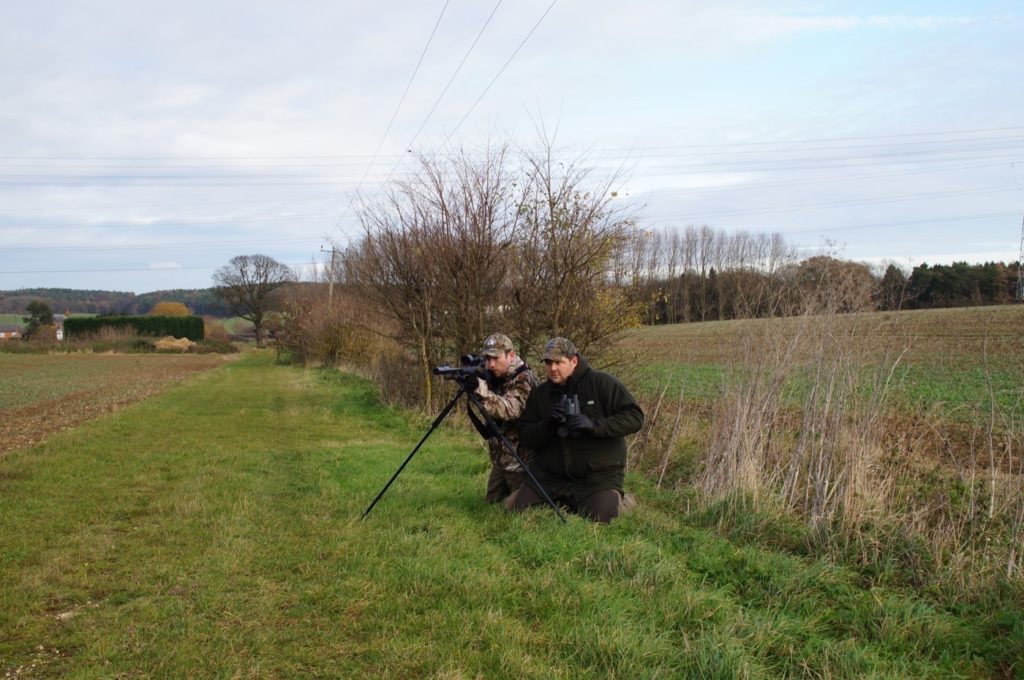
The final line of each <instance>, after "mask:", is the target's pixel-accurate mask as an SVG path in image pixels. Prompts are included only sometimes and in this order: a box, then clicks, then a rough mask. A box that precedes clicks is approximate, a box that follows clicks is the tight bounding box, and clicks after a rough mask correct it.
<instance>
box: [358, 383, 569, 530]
mask: <svg viewBox="0 0 1024 680" xmlns="http://www.w3.org/2000/svg"><path fill="white" fill-rule="evenodd" d="M463 394H465V395H466V399H467V401H468V403H469V405H470V408H471V409H473V408H475V412H476V413H477V414H478V416H481V420H483V422H484V423H486V424H487V430H488V431H489V432H490V433H491V434H492V436H495V437H498V438H499V439H500V440H501V443H502V444H503V445H504V447H505V449H506V450H507V451H508V452H509V453H511V454H512V457H513V458H515V459H516V462H517V463H519V465H520V466H521V467H522V468H523V470H525V471H526V475H527V477H529V479H530V485H531V486H532V487H533V488H534V489H536V491H537V493H539V494H540V495H541V496H542V497H543V498H544V500H545V501H547V503H548V505H550V506H551V509H552V510H554V511H555V513H556V514H557V515H558V519H560V520H562V522H565V521H566V520H565V515H563V514H562V511H561V510H559V508H558V506H557V505H555V502H554V501H553V500H551V497H550V496H548V492H547V491H545V490H544V487H543V486H541V484H540V482H538V481H537V478H536V477H534V476H533V473H532V472H530V468H529V467H528V466H527V465H526V463H524V462H523V459H522V458H520V457H519V454H518V453H516V447H514V446H513V445H512V442H510V441H509V440H508V439H506V438H505V435H503V434H502V433H501V430H500V429H499V428H498V424H497V423H495V422H494V418H492V417H491V416H490V414H489V413H487V411H485V410H484V407H483V405H482V404H481V403H480V400H479V399H477V398H476V395H475V394H473V393H472V392H468V391H467V390H466V388H465V387H463V386H462V385H461V384H460V385H459V391H458V392H457V393H456V394H455V396H454V397H453V398H452V400H451V401H449V402H448V405H447V406H445V407H444V409H442V410H441V413H439V414H438V416H437V417H436V418H434V422H433V423H431V424H430V429H429V430H427V432H426V434H424V435H423V438H422V439H420V441H419V443H418V444H417V445H416V446H415V448H413V450H412V451H410V452H409V455H408V456H406V458H405V460H404V461H403V462H402V464H401V465H399V466H398V469H397V470H395V474H393V475H391V479H389V480H388V483H387V484H385V485H384V488H383V489H381V490H380V493H378V494H377V497H376V498H374V499H373V502H372V503H370V506H369V507H368V508H366V510H364V511H363V514H362V515H361V516H360V519H366V516H367V515H369V514H370V511H371V510H373V506H375V505H377V501H379V500H380V499H381V497H382V496H383V495H384V494H385V493H386V492H387V490H388V487H390V486H391V483H392V482H394V481H395V480H396V479H397V478H398V475H400V474H402V470H404V469H405V466H406V465H408V464H409V461H410V460H412V457H413V456H415V455H416V452H417V451H419V450H420V447H421V446H423V442H425V441H427V437H429V436H430V435H431V433H432V432H433V431H434V430H436V429H437V427H438V425H440V424H441V422H442V421H443V420H444V419H445V418H447V417H448V414H449V413H451V412H452V409H453V408H455V404H457V403H458V401H459V397H461V396H462V395H463Z"/></svg>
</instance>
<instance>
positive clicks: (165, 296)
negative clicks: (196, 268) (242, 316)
mask: <svg viewBox="0 0 1024 680" xmlns="http://www.w3.org/2000/svg"><path fill="white" fill-rule="evenodd" d="M33 300H38V301H39V302H45V303H46V304H48V305H50V308H51V309H52V310H53V312H54V313H55V314H64V313H77V314H147V313H148V312H149V310H151V309H152V308H153V305H155V304H156V303H158V302H181V303H183V304H184V305H185V306H186V307H188V308H189V309H190V310H191V311H192V313H193V314H196V315H198V316H213V317H217V318H227V317H229V316H231V308H230V307H228V306H227V305H226V304H225V303H224V301H223V300H221V298H220V297H219V296H218V295H217V294H216V292H215V291H214V289H213V288H201V289H196V290H184V289H178V290H158V291H154V292H152V293H143V294H141V295H136V294H135V293H124V292H118V291H110V290H73V289H70V288H21V289H18V290H4V291H0V313H7V314H22V313H24V312H25V308H26V307H27V306H28V303H30V302H32V301H33Z"/></svg>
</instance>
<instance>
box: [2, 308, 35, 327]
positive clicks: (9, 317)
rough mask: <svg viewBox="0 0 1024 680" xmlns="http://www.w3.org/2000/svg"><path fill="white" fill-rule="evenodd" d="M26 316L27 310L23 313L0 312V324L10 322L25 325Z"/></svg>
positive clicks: (15, 324) (14, 324)
mask: <svg viewBox="0 0 1024 680" xmlns="http://www.w3.org/2000/svg"><path fill="white" fill-rule="evenodd" d="M27 316H28V312H25V313H24V314H0V324H11V325H13V326H21V327H22V328H24V327H25V318H26V317H27Z"/></svg>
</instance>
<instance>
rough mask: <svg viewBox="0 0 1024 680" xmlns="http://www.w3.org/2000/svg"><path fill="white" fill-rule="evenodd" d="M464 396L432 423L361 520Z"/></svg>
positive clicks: (457, 396)
mask: <svg viewBox="0 0 1024 680" xmlns="http://www.w3.org/2000/svg"><path fill="white" fill-rule="evenodd" d="M462 395H463V391H462V390H460V391H459V392H458V394H456V395H455V397H454V398H453V399H452V400H451V401H450V402H448V405H447V406H445V407H444V410H442V411H441V413H440V414H438V416H437V417H436V418H434V422H433V423H431V425H430V429H429V430H427V432H426V434H424V435H423V438H422V439H420V441H419V443H418V444H417V445H416V446H415V448H413V450H412V451H410V452H409V455H408V456H406V458H405V460H404V461H402V464H401V465H400V466H398V469H397V470H395V474H393V475H391V479H389V480H388V483H387V484H385V485H384V488H383V489H381V490H380V493H378V494H377V497H376V498H374V499H373V502H372V503H370V506H369V507H368V508H366V510H364V511H363V514H362V515H360V517H359V519H366V516H367V515H369V514H370V511H371V510H373V506H375V505H377V501H379V500H380V499H381V497H382V496H383V495H384V494H385V493H386V492H387V490H388V487H390V486H391V483H392V482H394V481H395V480H396V479H398V475H400V474H402V470H404V469H405V466H406V465H408V464H409V461H410V460H412V457H413V456H415V455H416V452H417V451H419V450H420V447H421V446H423V442H425V441H427V437H429V436H430V435H431V433H432V432H433V431H434V430H436V429H437V426H438V425H440V424H441V422H442V421H443V420H444V419H445V418H446V417H448V414H449V413H451V411H452V409H453V408H454V407H455V404H456V403H457V402H458V401H459V397H461V396H462Z"/></svg>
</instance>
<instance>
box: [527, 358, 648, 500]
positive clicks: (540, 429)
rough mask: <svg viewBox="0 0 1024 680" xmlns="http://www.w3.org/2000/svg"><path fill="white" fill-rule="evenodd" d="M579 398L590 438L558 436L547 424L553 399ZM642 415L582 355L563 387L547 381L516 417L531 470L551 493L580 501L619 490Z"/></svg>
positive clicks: (621, 388)
mask: <svg viewBox="0 0 1024 680" xmlns="http://www.w3.org/2000/svg"><path fill="white" fill-rule="evenodd" d="M563 394H576V395H578V396H579V401H580V410H581V411H582V412H583V413H585V414H586V415H588V416H590V417H591V418H592V419H593V421H594V425H595V427H594V433H593V434H592V435H586V434H584V435H580V436H578V437H572V436H569V437H559V436H558V434H557V433H556V432H555V431H553V430H552V429H551V427H550V426H549V424H548V414H549V413H550V412H551V404H552V403H553V401H555V400H557V399H560V398H561V396H562V395H563ZM643 424H644V412H643V411H642V410H641V409H640V406H639V405H637V403H636V400H635V399H634V398H633V395H631V394H630V393H629V391H628V390H627V389H626V388H625V387H624V386H623V385H622V383H620V382H619V381H618V380H617V379H616V378H615V377H613V376H611V375H609V374H608V373H604V372H602V371H597V370H594V369H592V368H591V367H590V364H589V363H588V362H587V360H586V359H584V358H583V357H582V356H581V357H580V358H579V364H577V366H576V370H575V371H573V374H572V375H571V376H570V377H569V380H568V381H566V384H565V385H554V384H552V383H551V382H550V381H547V382H544V383H541V385H540V386H538V387H536V388H534V390H533V391H532V392H530V397H529V399H527V401H526V407H525V408H524V409H523V413H522V415H520V416H519V441H520V443H521V444H522V445H523V446H525V447H527V448H529V449H531V450H532V451H533V452H534V459H533V463H532V464H531V468H530V469H531V470H532V471H533V472H534V474H535V475H536V476H537V477H538V479H539V481H540V482H541V483H542V484H544V485H545V486H546V487H547V488H548V490H549V491H554V492H555V493H569V494H571V495H572V496H574V497H575V498H576V500H581V499H583V498H586V497H587V496H589V495H590V494H592V493H594V492H596V491H603V490H605V489H617V490H618V491H619V492H621V491H622V482H623V478H624V477H625V472H626V435H628V434H633V433H634V432H637V431H639V430H640V428H641V426H643Z"/></svg>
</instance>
